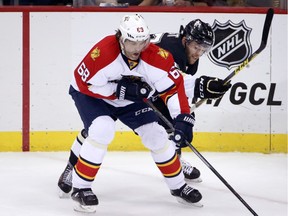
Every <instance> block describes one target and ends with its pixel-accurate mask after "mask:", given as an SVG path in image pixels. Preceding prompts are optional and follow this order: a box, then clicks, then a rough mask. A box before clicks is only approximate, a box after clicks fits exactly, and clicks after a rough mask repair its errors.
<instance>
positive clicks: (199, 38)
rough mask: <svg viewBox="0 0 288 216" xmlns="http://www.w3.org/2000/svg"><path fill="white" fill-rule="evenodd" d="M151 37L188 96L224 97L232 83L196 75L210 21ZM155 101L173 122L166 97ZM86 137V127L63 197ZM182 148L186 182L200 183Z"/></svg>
mask: <svg viewBox="0 0 288 216" xmlns="http://www.w3.org/2000/svg"><path fill="white" fill-rule="evenodd" d="M151 38H152V41H151V42H153V43H155V44H157V45H158V46H160V47H161V48H164V49H165V50H168V51H169V52H170V53H171V54H172V55H173V57H174V61H175V63H176V64H177V67H178V68H180V70H181V71H182V72H183V73H185V76H184V81H185V91H186V95H187V96H188V97H190V98H210V99H214V98H218V97H221V96H223V95H224V93H225V92H226V91H228V90H229V88H230V86H231V85H230V84H228V85H223V81H222V80H221V79H217V78H214V77H208V76H202V77H200V78H195V76H194V75H195V74H196V72H197V69H198V64H199V58H200V57H201V56H202V55H203V54H204V53H205V52H207V51H208V50H209V49H210V47H211V46H212V45H213V39H214V35H213V31H212V29H211V26H210V25H209V24H208V23H204V22H203V21H201V20H199V19H195V20H192V21H191V22H189V23H188V24H187V25H186V26H185V28H184V27H183V26H181V27H180V31H179V33H160V34H152V35H151ZM200 79H202V80H203V82H204V86H202V87H201V88H200ZM200 95H201V96H200ZM153 104H154V105H155V106H156V107H157V108H158V110H160V111H161V112H162V114H163V115H164V116H165V117H166V118H167V119H168V120H170V121H171V122H172V123H173V120H172V118H171V116H170V113H169V110H168V109H167V106H166V105H165V103H164V102H163V100H161V99H160V98H158V97H153ZM159 123H160V124H162V125H163V126H164V127H166V125H165V124H164V123H163V122H162V121H161V119H159ZM86 137H87V133H86V131H85V130H84V129H83V130H82V131H81V132H80V133H79V134H78V136H77V138H76V139H75V141H74V143H73V145H72V147H71V151H70V157H69V161H68V164H67V166H66V168H65V170H64V172H63V173H62V174H61V176H60V178H59V181H58V186H59V188H60V191H59V193H60V197H62V196H65V194H66V193H69V192H70V191H71V189H72V181H71V179H72V176H71V173H72V169H73V166H75V164H76V163H77V160H78V156H79V151H80V148H81V145H82V143H83V142H84V140H85V138H86ZM183 147H186V145H183V144H181V143H178V145H176V149H177V153H178V155H179V156H180V161H181V164H182V168H183V173H184V176H185V180H186V181H187V182H189V181H196V182H200V181H201V178H200V171H199V170H198V169H197V168H196V167H193V166H192V165H191V164H190V163H188V162H187V161H186V160H184V159H183V156H181V148H183Z"/></svg>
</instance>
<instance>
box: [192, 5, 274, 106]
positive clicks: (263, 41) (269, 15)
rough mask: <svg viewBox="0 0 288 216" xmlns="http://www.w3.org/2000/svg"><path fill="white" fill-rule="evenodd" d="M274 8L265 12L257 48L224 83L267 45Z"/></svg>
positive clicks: (201, 101)
mask: <svg viewBox="0 0 288 216" xmlns="http://www.w3.org/2000/svg"><path fill="white" fill-rule="evenodd" d="M273 15H274V10H273V9H272V8H269V9H268V11H267V13H266V18H265V22H264V27H263V31H262V39H261V43H260V46H259V48H258V49H257V50H256V51H255V52H254V53H252V54H251V55H250V56H249V57H248V58H247V59H245V60H244V61H243V62H242V63H241V64H240V65H239V66H238V67H237V68H236V69H235V70H234V71H232V72H231V73H230V74H229V75H228V76H227V77H226V78H225V79H224V83H225V84H226V83H228V82H229V80H231V79H232V78H233V77H234V76H235V75H237V74H238V73H239V72H240V71H241V70H243V69H244V68H245V67H246V66H247V65H248V64H249V63H250V62H251V61H252V60H253V59H254V58H255V57H256V56H257V55H258V54H259V53H261V52H262V50H264V49H265V47H266V45H267V39H268V35H269V29H270V26H271V22H272V19H273ZM207 100H208V99H201V100H199V101H197V102H196V103H195V104H194V105H193V106H192V107H191V108H190V111H191V112H193V111H194V110H195V109H196V108H198V107H199V106H201V105H202V104H203V103H204V102H206V101H207Z"/></svg>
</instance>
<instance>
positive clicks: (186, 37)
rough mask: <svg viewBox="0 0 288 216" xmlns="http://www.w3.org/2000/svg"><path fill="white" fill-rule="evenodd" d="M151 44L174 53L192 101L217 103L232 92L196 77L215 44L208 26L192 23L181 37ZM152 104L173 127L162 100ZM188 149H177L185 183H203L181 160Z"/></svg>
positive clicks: (155, 38)
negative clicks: (203, 56) (202, 100)
mask: <svg viewBox="0 0 288 216" xmlns="http://www.w3.org/2000/svg"><path fill="white" fill-rule="evenodd" d="M151 42H152V43H154V44H157V45H158V46H160V47H161V48H163V49H165V50H168V51H169V52H170V53H172V55H173V57H174V61H175V63H176V66H177V67H178V68H179V69H180V70H181V71H182V72H184V73H185V74H183V75H184V76H185V77H184V81H185V91H186V95H187V96H188V97H190V98H191V99H192V100H196V99H197V98H209V99H215V98H218V97H221V96H222V95H223V94H224V93H225V92H226V91H228V89H229V88H230V86H231V85H230V84H226V85H224V83H223V81H222V80H221V79H217V78H214V77H208V76H201V77H200V78H195V77H194V75H195V74H196V72H197V69H198V64H199V58H200V57H201V56H202V55H203V54H204V53H207V52H208V51H209V49H210V48H211V47H212V45H213V42H214V33H213V31H212V29H211V26H210V25H209V24H208V23H205V22H203V21H201V20H200V19H195V20H192V21H191V22H189V23H188V24H187V25H186V26H185V28H184V27H183V26H181V27H180V31H179V33H167V32H166V33H159V34H152V35H151ZM200 80H202V81H203V82H204V83H205V85H206V88H204V89H203V90H202V92H201V89H199V82H200ZM207 83H210V86H209V85H208V86H207ZM193 84H194V86H193ZM153 104H154V106H156V108H157V109H158V110H160V111H161V113H162V114H163V115H164V116H165V117H166V118H167V119H168V120H169V121H170V122H171V123H173V120H172V118H171V116H170V114H169V111H168V109H167V107H166V106H165V104H164V103H163V101H162V100H160V99H159V98H158V97H155V98H154V100H153ZM193 114H194V113H193ZM159 121H160V123H161V124H162V125H163V126H164V127H165V128H166V129H168V126H167V125H166V124H165V123H164V122H163V121H162V120H161V119H160V120H159ZM185 147H187V146H186V145H185V144H184V143H178V144H177V145H176V151H177V153H178V155H179V156H180V160H181V164H182V168H183V173H184V176H185V179H186V181H193V182H201V181H202V180H201V178H200V171H199V170H198V169H197V168H196V167H193V166H191V164H190V163H189V162H187V161H186V160H184V159H183V157H181V148H185Z"/></svg>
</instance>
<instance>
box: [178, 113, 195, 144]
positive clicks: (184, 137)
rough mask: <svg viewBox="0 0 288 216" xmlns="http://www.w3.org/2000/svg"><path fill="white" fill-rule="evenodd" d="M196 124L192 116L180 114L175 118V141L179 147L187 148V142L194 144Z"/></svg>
mask: <svg viewBox="0 0 288 216" xmlns="http://www.w3.org/2000/svg"><path fill="white" fill-rule="evenodd" d="M194 122H195V118H194V116H193V115H191V114H179V115H178V116H177V117H176V118H175V120H174V129H175V130H174V136H173V141H174V142H175V143H176V145H177V146H178V147H180V148H183V147H187V144H186V141H187V142H188V143H191V142H192V139H193V126H194Z"/></svg>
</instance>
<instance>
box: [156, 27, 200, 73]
mask: <svg viewBox="0 0 288 216" xmlns="http://www.w3.org/2000/svg"><path fill="white" fill-rule="evenodd" d="M151 42H152V43H155V44H156V45H158V46H160V47H161V48H163V49H165V50H167V51H169V52H170V53H171V54H172V55H173V58H174V61H175V63H176V64H177V67H178V68H179V69H180V70H181V71H183V72H184V73H187V74H190V75H192V76H193V75H194V74H195V73H196V72H197V69H198V63H199V59H198V60H197V61H196V62H195V63H194V64H193V65H190V64H188V62H187V58H186V53H185V48H184V46H183V45H182V42H181V37H180V35H179V33H167V32H166V33H158V34H152V35H151Z"/></svg>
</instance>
